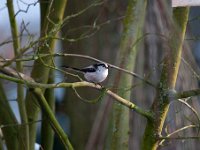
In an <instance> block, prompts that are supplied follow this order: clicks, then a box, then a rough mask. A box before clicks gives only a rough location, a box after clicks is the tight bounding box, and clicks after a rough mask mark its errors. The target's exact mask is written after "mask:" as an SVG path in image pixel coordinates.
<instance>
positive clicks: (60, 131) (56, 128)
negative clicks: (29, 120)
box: [33, 88, 73, 150]
mask: <svg viewBox="0 0 200 150" xmlns="http://www.w3.org/2000/svg"><path fill="white" fill-rule="evenodd" d="M42 93H43V92H42V90H41V89H39V88H35V89H34V91H33V94H34V95H35V96H36V98H37V100H38V102H39V104H40V106H41V108H42V110H43V111H44V113H45V115H46V117H47V118H48V119H49V121H50V123H51V126H52V128H53V129H54V131H55V132H56V133H57V135H58V136H59V138H60V139H61V141H62V143H63V145H64V147H65V148H66V149H69V150H73V147H72V145H71V143H70V141H69V139H68V137H67V135H66V134H65V132H64V131H63V129H62V128H61V126H60V125H59V123H58V121H57V120H56V117H55V115H54V114H53V112H52V110H51V108H50V107H49V105H48V103H47V100H46V99H45V97H44V95H43V94H42Z"/></svg>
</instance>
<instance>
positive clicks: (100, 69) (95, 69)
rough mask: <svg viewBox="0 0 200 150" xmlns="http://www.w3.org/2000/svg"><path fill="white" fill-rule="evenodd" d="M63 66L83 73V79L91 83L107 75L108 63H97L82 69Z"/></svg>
mask: <svg viewBox="0 0 200 150" xmlns="http://www.w3.org/2000/svg"><path fill="white" fill-rule="evenodd" d="M63 67H64V68H67V69H72V70H75V71H77V72H81V73H83V74H84V77H85V79H86V80H87V81H89V82H93V83H100V82H103V81H104V80H105V79H106V78H107V76H108V64H106V63H97V64H93V65H91V66H88V67H85V68H82V69H78V68H74V67H68V66H63Z"/></svg>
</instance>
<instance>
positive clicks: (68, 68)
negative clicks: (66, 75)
mask: <svg viewBox="0 0 200 150" xmlns="http://www.w3.org/2000/svg"><path fill="white" fill-rule="evenodd" d="M61 67H62V68H65V69H67V70H73V71H76V72H81V73H84V71H82V70H81V69H78V68H74V67H69V66H61Z"/></svg>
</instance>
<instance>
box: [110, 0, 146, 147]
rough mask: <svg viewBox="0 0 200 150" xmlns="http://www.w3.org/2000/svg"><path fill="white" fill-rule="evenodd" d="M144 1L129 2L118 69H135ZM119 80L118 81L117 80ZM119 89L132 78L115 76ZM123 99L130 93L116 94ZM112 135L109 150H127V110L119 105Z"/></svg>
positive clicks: (130, 82)
mask: <svg viewBox="0 0 200 150" xmlns="http://www.w3.org/2000/svg"><path fill="white" fill-rule="evenodd" d="M146 3H147V1H146V0H129V3H128V7H127V12H126V17H125V19H124V31H123V35H122V39H121V43H120V52H119V56H120V58H119V59H118V60H119V62H120V64H119V65H120V67H122V68H125V69H127V70H130V71H133V69H134V68H135V61H136V55H137V52H138V47H139V46H138V45H137V46H135V45H134V43H135V42H136V41H137V39H138V38H139V37H140V35H141V32H142V30H143V24H144V18H145V8H146ZM118 77H119V78H120V79H119V78H118ZM117 80H119V86H120V87H124V88H126V87H131V85H132V84H133V82H132V77H131V76H127V75H123V74H121V73H119V75H118V76H117ZM118 94H119V95H120V96H122V97H123V98H125V99H130V96H131V91H126V92H124V91H122V92H118ZM113 120H114V123H113V131H114V132H113V134H112V145H111V149H115V150H123V149H128V143H129V110H128V109H126V108H125V107H124V106H122V105H119V104H116V103H115V104H114V111H113Z"/></svg>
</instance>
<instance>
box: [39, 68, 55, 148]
mask: <svg viewBox="0 0 200 150" xmlns="http://www.w3.org/2000/svg"><path fill="white" fill-rule="evenodd" d="M50 74H51V76H50V77H49V81H48V83H53V82H54V75H53V74H54V70H51V71H50ZM45 98H46V100H47V103H48V104H49V107H50V108H51V110H52V112H54V110H55V95H54V89H47V90H46V91H45ZM53 143H54V132H53V130H52V128H51V124H50V123H49V120H48V118H47V116H46V115H45V114H44V113H42V129H41V146H42V148H43V149H45V150H52V149H53Z"/></svg>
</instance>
